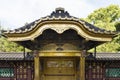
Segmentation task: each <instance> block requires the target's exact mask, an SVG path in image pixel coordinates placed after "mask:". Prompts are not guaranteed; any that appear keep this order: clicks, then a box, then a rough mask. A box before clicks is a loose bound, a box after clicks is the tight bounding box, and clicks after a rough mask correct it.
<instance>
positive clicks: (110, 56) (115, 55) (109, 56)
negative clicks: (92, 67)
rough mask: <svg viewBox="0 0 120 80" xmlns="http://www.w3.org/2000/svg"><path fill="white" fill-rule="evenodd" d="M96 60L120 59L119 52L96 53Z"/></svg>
mask: <svg viewBox="0 0 120 80" xmlns="http://www.w3.org/2000/svg"><path fill="white" fill-rule="evenodd" d="M96 59H98V60H120V53H104V54H103V53H97V54H96Z"/></svg>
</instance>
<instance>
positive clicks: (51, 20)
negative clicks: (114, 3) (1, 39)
mask: <svg viewBox="0 0 120 80" xmlns="http://www.w3.org/2000/svg"><path fill="white" fill-rule="evenodd" d="M4 34H5V36H6V37H7V39H8V40H9V41H13V42H16V43H18V44H20V45H22V46H24V47H26V48H28V49H30V50H32V52H31V54H32V55H33V56H34V74H33V75H34V80H85V72H86V71H85V65H86V57H87V55H89V53H88V52H87V51H88V50H89V49H92V48H94V47H96V46H98V45H100V44H103V43H105V42H108V41H111V40H112V38H113V37H115V35H116V33H115V32H111V31H106V30H104V29H99V28H97V27H95V26H94V25H92V24H90V23H88V22H86V21H83V20H80V19H79V18H76V17H73V16H71V15H69V13H68V12H67V11H64V9H63V8H56V10H55V11H53V12H52V13H51V14H50V15H49V16H46V17H42V18H41V19H38V20H36V21H34V22H32V23H30V24H26V25H25V26H23V27H21V28H19V29H15V30H10V31H7V32H4Z"/></svg>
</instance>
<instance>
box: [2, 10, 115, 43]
mask: <svg viewBox="0 0 120 80" xmlns="http://www.w3.org/2000/svg"><path fill="white" fill-rule="evenodd" d="M51 23H53V24H54V23H57V24H58V23H59V24H61V23H63V25H64V24H75V25H77V24H79V25H77V26H79V27H80V29H82V31H83V32H85V33H86V34H88V35H91V36H92V38H93V36H95V37H97V36H98V37H101V38H103V37H104V38H106V37H108V38H110V39H109V40H108V41H110V40H111V39H112V37H114V36H115V34H116V32H113V31H106V30H104V29H100V28H98V27H96V26H94V25H92V24H90V23H88V22H86V21H83V20H80V19H79V18H76V17H73V16H71V15H69V13H68V12H67V11H64V9H63V8H56V10H55V11H53V12H52V13H51V14H50V15H49V16H46V17H42V18H40V19H38V20H35V21H33V22H31V23H29V24H26V25H25V26H23V27H21V28H18V29H14V30H9V31H5V32H4V33H5V35H6V36H7V37H8V39H9V40H11V41H19V40H20V39H19V40H18V39H15V38H18V37H22V36H29V35H32V34H33V33H35V32H36V31H37V30H38V29H39V28H40V27H41V26H42V25H45V24H51ZM40 24H41V25H40ZM71 26H73V25H71ZM49 28H51V27H48V29H49ZM55 28H56V27H55ZM70 28H72V27H70ZM70 28H69V29H70ZM46 29H47V28H46ZM51 29H53V28H51ZM58 29H59V28H58ZM53 30H56V32H57V29H53ZM65 30H67V29H65ZM41 31H42V30H41ZM43 31H44V30H43ZM59 31H60V30H59ZM78 31H79V30H78ZM63 32H64V31H63ZM41 33H42V32H41ZM58 33H59V32H58ZM61 33H62V32H61ZM103 34H104V35H103ZM35 35H36V34H35ZM37 35H38V34H37ZM39 35H40V32H39ZM80 35H81V36H82V33H81V32H80ZM83 36H84V35H83ZM83 36H82V37H83ZM102 36H103V37H102ZM35 37H37V36H35ZM35 37H34V38H35ZM86 37H87V36H86V35H85V37H84V38H86ZM13 38H14V40H13ZM24 38H25V37H24ZM92 38H91V39H92ZM88 39H90V37H88ZM24 40H25V39H24ZM26 40H28V39H26ZM20 41H22V39H21V40H20ZM98 41H99V39H98ZM106 41H107V40H106Z"/></svg>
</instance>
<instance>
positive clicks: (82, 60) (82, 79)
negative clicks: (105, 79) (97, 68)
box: [80, 50, 86, 80]
mask: <svg viewBox="0 0 120 80" xmlns="http://www.w3.org/2000/svg"><path fill="white" fill-rule="evenodd" d="M85 54H86V51H84V50H83V51H82V53H81V57H80V80H85Z"/></svg>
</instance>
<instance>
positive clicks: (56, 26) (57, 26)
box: [8, 21, 112, 41]
mask: <svg viewBox="0 0 120 80" xmlns="http://www.w3.org/2000/svg"><path fill="white" fill-rule="evenodd" d="M72 22H73V21H72ZM72 22H71V23H60V22H59V23H46V24H43V25H41V24H40V23H39V24H38V25H36V29H35V30H33V32H32V31H31V32H32V33H31V34H29V35H27V36H22V35H21V36H20V34H19V36H13V35H16V34H13V35H12V34H11V35H10V34H9V35H8V40H9V41H25V40H34V39H35V38H36V37H38V36H39V35H41V34H42V33H43V32H44V31H45V30H47V29H51V30H54V31H56V32H57V33H58V34H62V33H63V32H64V31H66V30H69V29H73V30H75V31H76V32H77V33H78V35H80V36H82V37H83V38H85V39H87V40H93V41H111V40H112V35H104V34H99V33H92V32H90V31H88V30H87V29H85V28H84V27H83V25H82V24H80V23H74V22H73V23H72ZM21 34H22V33H21ZM24 34H25V33H24Z"/></svg>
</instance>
